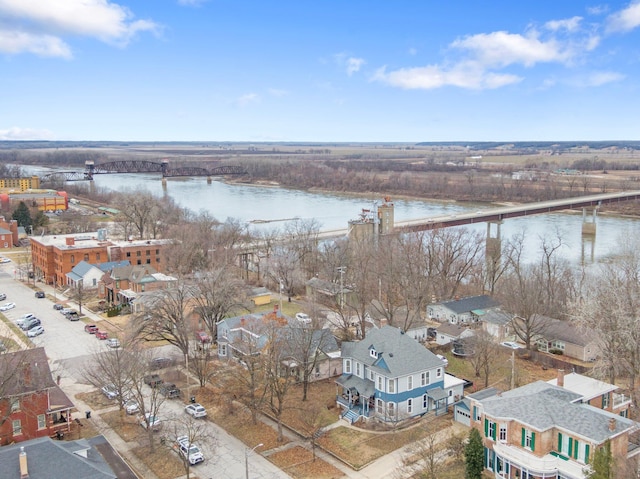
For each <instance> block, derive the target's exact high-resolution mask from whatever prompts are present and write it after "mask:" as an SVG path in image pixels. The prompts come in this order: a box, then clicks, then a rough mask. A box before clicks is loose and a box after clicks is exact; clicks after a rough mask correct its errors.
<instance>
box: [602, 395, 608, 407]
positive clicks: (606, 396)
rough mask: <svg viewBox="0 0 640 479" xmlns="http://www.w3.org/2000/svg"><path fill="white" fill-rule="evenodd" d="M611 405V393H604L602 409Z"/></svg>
mask: <svg viewBox="0 0 640 479" xmlns="http://www.w3.org/2000/svg"><path fill="white" fill-rule="evenodd" d="M608 407H609V393H606V394H603V395H602V409H607V408H608Z"/></svg>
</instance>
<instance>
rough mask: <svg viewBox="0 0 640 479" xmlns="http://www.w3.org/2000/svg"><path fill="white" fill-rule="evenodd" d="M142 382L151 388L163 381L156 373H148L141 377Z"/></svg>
mask: <svg viewBox="0 0 640 479" xmlns="http://www.w3.org/2000/svg"><path fill="white" fill-rule="evenodd" d="M143 380H144V383H145V384H146V385H147V386H150V387H152V388H155V387H158V386H160V385H161V384H162V383H163V382H164V381H163V380H162V378H161V377H160V376H158V375H157V374H149V375H148V376H145V377H144V378H143Z"/></svg>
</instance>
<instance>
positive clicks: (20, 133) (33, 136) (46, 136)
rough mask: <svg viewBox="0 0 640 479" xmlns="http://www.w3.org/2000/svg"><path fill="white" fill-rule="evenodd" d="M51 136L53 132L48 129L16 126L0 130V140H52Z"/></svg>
mask: <svg viewBox="0 0 640 479" xmlns="http://www.w3.org/2000/svg"><path fill="white" fill-rule="evenodd" d="M53 138H54V137H53V133H51V132H50V131H49V130H36V129H33V128H19V127H17V126H14V127H12V128H9V129H8V130H0V140H52V139H53Z"/></svg>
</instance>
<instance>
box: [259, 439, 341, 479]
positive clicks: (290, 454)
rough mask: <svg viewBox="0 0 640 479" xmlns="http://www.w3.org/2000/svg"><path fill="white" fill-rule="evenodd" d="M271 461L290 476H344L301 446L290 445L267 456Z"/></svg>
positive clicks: (323, 478) (327, 478)
mask: <svg viewBox="0 0 640 479" xmlns="http://www.w3.org/2000/svg"><path fill="white" fill-rule="evenodd" d="M267 459H269V460H270V461H271V462H272V463H274V464H275V465H276V466H278V467H279V468H280V469H282V470H283V471H284V472H286V473H287V474H289V475H290V476H291V477H295V478H299V479H303V478H305V479H306V478H309V479H316V478H317V479H338V478H340V477H344V474H343V473H342V471H340V470H339V469H336V468H335V467H333V466H332V465H331V464H328V463H326V462H325V461H323V460H321V459H318V458H316V459H315V460H314V459H313V454H312V452H311V451H309V450H307V449H305V448H303V447H299V446H296V447H292V448H290V449H286V450H284V451H280V452H277V453H275V454H272V455H270V456H268V457H267Z"/></svg>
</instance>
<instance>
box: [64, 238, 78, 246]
mask: <svg viewBox="0 0 640 479" xmlns="http://www.w3.org/2000/svg"><path fill="white" fill-rule="evenodd" d="M66 243H67V246H73V245H75V244H76V239H75V238H74V237H73V236H69V237H67V238H66Z"/></svg>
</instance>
